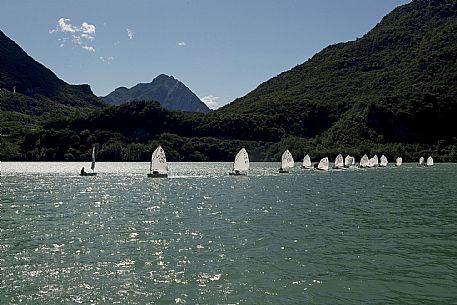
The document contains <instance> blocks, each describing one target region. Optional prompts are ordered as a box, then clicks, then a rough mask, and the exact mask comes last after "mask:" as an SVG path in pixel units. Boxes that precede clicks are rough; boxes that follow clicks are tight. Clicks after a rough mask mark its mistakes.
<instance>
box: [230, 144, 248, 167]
mask: <svg viewBox="0 0 457 305" xmlns="http://www.w3.org/2000/svg"><path fill="white" fill-rule="evenodd" d="M248 170H249V155H248V152H247V151H246V149H244V148H242V149H241V150H240V151H239V152H238V153H237V154H236V156H235V161H234V162H233V171H240V172H247V171H248Z"/></svg>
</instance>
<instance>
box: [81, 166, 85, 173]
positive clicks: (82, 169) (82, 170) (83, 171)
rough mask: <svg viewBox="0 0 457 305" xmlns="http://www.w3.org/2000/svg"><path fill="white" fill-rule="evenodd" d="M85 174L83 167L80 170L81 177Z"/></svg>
mask: <svg viewBox="0 0 457 305" xmlns="http://www.w3.org/2000/svg"><path fill="white" fill-rule="evenodd" d="M85 173H86V171H85V170H84V166H83V168H81V175H84V174H85Z"/></svg>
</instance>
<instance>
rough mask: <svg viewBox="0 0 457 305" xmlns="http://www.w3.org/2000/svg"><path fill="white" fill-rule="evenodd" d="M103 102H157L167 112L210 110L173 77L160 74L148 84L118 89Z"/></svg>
mask: <svg viewBox="0 0 457 305" xmlns="http://www.w3.org/2000/svg"><path fill="white" fill-rule="evenodd" d="M102 99H103V101H104V102H105V103H107V104H111V105H121V104H125V103H127V102H130V101H133V100H144V101H158V102H159V103H160V104H161V105H162V107H164V108H166V109H169V110H181V111H192V112H202V113H208V112H210V111H211V110H210V109H209V108H208V106H206V105H205V103H203V102H202V101H201V100H200V99H199V98H198V97H197V96H196V95H195V94H194V93H193V92H192V91H191V90H190V89H189V88H187V87H186V86H185V85H184V84H183V83H182V82H180V81H179V80H177V79H175V78H174V77H173V76H168V75H165V74H160V75H159V76H157V77H156V78H154V79H153V80H152V82H150V83H140V84H138V85H136V86H134V87H132V88H130V89H128V88H126V87H119V88H117V89H116V90H114V91H113V92H111V93H110V94H108V95H107V96H105V97H102Z"/></svg>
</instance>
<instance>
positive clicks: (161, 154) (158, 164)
mask: <svg viewBox="0 0 457 305" xmlns="http://www.w3.org/2000/svg"><path fill="white" fill-rule="evenodd" d="M148 177H150V178H167V177H168V164H167V157H166V156H165V151H164V150H163V148H162V146H160V145H159V146H158V147H157V148H156V149H155V150H154V152H153V153H152V156H151V163H150V165H149V174H148Z"/></svg>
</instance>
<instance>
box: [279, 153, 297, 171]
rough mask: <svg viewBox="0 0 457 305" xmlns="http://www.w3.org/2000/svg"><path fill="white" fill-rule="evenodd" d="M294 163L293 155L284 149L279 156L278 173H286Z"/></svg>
mask: <svg viewBox="0 0 457 305" xmlns="http://www.w3.org/2000/svg"><path fill="white" fill-rule="evenodd" d="M294 165H295V162H294V157H292V154H291V153H290V151H289V150H288V149H286V151H284V153H283V154H282V157H281V168H279V172H280V173H288V172H289V170H290V169H291V168H293V167H294Z"/></svg>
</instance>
